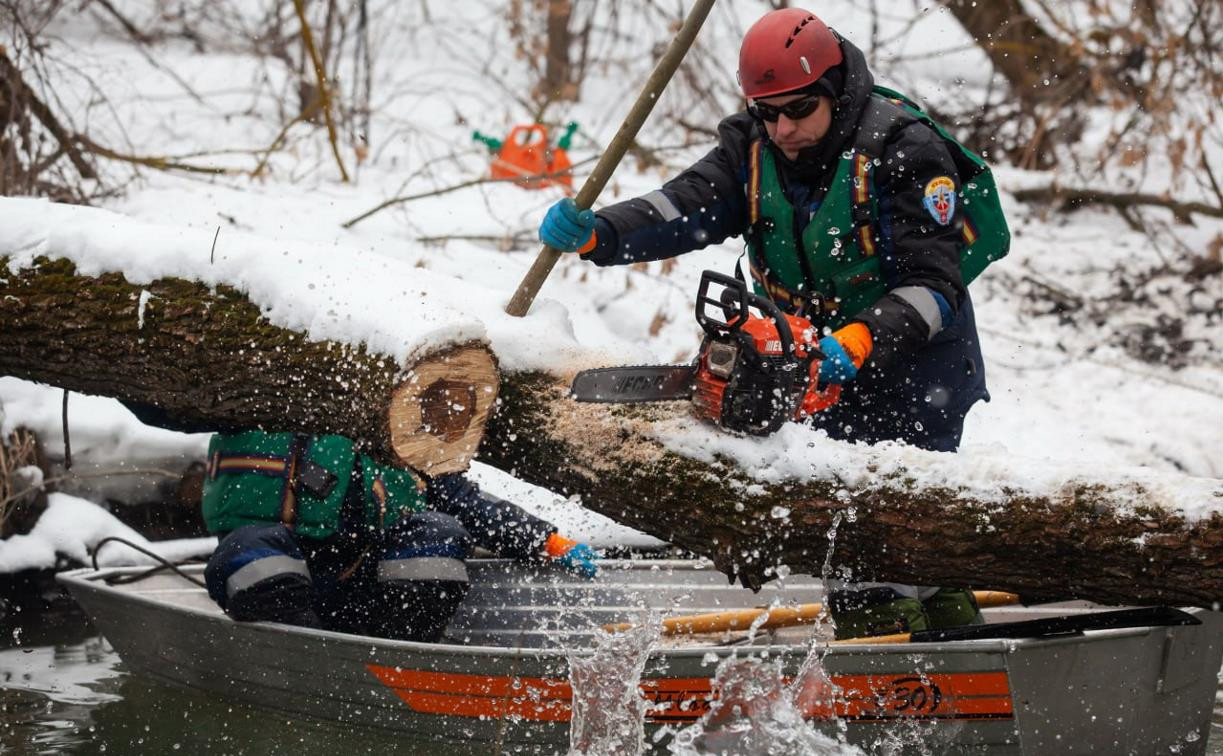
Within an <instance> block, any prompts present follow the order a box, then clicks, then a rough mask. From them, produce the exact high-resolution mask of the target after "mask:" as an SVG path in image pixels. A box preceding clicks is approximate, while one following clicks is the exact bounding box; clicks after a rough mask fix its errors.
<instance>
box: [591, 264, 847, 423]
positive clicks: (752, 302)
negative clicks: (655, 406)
mask: <svg viewBox="0 0 1223 756" xmlns="http://www.w3.org/2000/svg"><path fill="white" fill-rule="evenodd" d="M714 286H716V287H721V288H720V291H718V292H717V296H711V295H710V288H711V287H714ZM753 309H754V310H756V311H758V312H759V313H760V315H756V314H754V313H753V312H752V310H753ZM696 321H697V323H699V324H700V326H701V329H702V330H703V331H704V332H705V336H704V339H703V340H702V341H701V348H700V350H699V351H698V353H697V357H696V359H695V360H694V361H693V362H692V364H689V365H640V366H633V367H609V368H595V369H593V370H583V371H582V372H580V373H578V374H577V376H576V377H575V378H574V379H573V385H572V387H571V388H570V393H571V394H572V396H573V398H574V399H576V400H578V401H580V402H606V403H617V404H621V403H636V402H666V401H681V400H686V399H690V400H691V401H692V411H693V414H694V415H696V416H697V417H699V418H701V419H703V420H707V421H710V422H712V423H714V424H715V425H717V426H719V427H721V428H723V429H725V430H729V431H735V432H738V433H747V434H750V435H754V436H766V435H768V434H770V433H773V432H774V431H776V430H777V429H778V428H780V427H781V426H782V424H784V423H786V422H787V421H790V420H801V419H802V418H804V417H807V416H808V415H811V414H813V413H815V412H818V411H820V410H822V409H825V408H827V407H829V406H831V405H832V404H834V403H835V402H836V401H837V400H838V399H839V398H840V393H841V387H840V386H839V385H832V386H829V387H828V388H827V389H824V390H819V389H818V388H816V385H815V381H814V379H813V378H812V371H813V368H815V367H816V366H818V364H819V361H820V360H822V359H823V358H824V355H823V354H822V353H821V352H820V351H819V348H818V346H817V342H818V340H819V333H818V332H817V330H816V328H815V327H814V326H813V325H812V324H811V322H810V321H808V320H806V319H805V318H801V317H797V316H794V315H787V314H784V313H782V311H781V310H780V309H778V307H777V305H776V304H774V303H773V302H772V301H771V300H769V299H766V298H764V297H761V296H759V295H757V294H755V293H754V292H752V291H750V290H749V289H748V287H747V284H746V283H745V282H744V281H741V280H739V279H737V278H733V277H731V276H727V275H723V274H721V273H718V272H716V271H712V270H707V271H705V272H704V273H703V274H702V275H701V285H700V288H699V289H698V290H697V295H696Z"/></svg>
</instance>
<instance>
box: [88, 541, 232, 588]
mask: <svg viewBox="0 0 1223 756" xmlns="http://www.w3.org/2000/svg"><path fill="white" fill-rule="evenodd" d="M111 541H118V542H119V543H121V544H123V545H124V546H127V547H128V548H131V549H135V550H136V551H139V552H140V553H142V554H144V555H145V556H149V557H152V558H153V559H156V560H157V561H158V562H161V564H159V565H157V566H156V567H150V568H149V569H147V570H145V571H144V572H140V573H137V574H135V575H111V576H110V577H108V578H106V584H107V585H120V584H123V583H135V582H136V581H138V580H144V579H145V578H147V577H150V576H151V575H156V574H157V573H158V572H161V571H162V570H173V571H174V572H176V573H178V575H179V577H181V578H183V579H184V580H190V581H191V582H192V583H195V584H196V585H198V586H199V587H201V588H203V589H204V590H208V586H207V585H204V583H203V582H202V581H201V580H199V579H198V578H196V577H194V576H192V575H188V574H187V573H185V572H183V571H182V570H180V569H179V566H180V565H184V564H189V563H191V562H193V561H196V560H192V559H187V560H184V561H182V562H178V563H175V562H171V561H169V560H167V559H165V558H164V557H162V556H161V555H160V554H157V553H154V552H152V551H149V550H148V549H146V548H144V547H143V546H140V545H138V544H135V543H132V542H131V541H129V540H127V539H126V538H120V537H119V536H107V537H105V538H103V539H102V540H100V541H98V542H97V543H96V544H94V547H93V552H92V553H91V554H90V556H91V557H92V559H93V569H94V570H95V571H96V570H98V569H99V568H98V552H99V551H101V550H102V545H103V544H106V543H109V542H111Z"/></svg>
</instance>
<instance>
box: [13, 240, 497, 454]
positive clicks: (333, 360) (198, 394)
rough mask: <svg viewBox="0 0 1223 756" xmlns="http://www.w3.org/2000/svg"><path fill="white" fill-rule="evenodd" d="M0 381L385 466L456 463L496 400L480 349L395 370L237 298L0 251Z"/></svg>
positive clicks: (171, 423)
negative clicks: (319, 442)
mask: <svg viewBox="0 0 1223 756" xmlns="http://www.w3.org/2000/svg"><path fill="white" fill-rule="evenodd" d="M0 323H3V327H0V375H12V376H16V377H18V378H25V379H28V380H34V381H41V382H43V383H49V384H51V385H54V386H60V387H63V388H66V389H71V390H73V391H80V392H82V393H86V394H98V395H102V396H111V397H115V398H117V399H121V400H124V401H127V402H131V403H135V404H136V405H139V406H138V407H136V408H134V409H137V410H138V414H140V415H141V419H143V420H146V421H152V422H154V423H155V424H159V425H166V426H167V427H174V428H179V429H183V430H196V431H203V430H228V431H235V430H246V429H251V428H260V429H263V430H269V431H295V432H301V433H315V434H317V433H337V434H340V435H344V436H348V437H349V438H352V439H354V440H356V441H358V442H360V443H361V444H362V446H363V447H365V448H367V449H368V450H369V451H370V452H371V453H372V454H374V455H376V456H378V457H379V458H381V459H382V460H383V461H385V462H389V463H391V464H399V465H406V466H408V467H412V468H413V469H415V470H418V471H421V472H424V473H429V474H440V473H445V472H453V471H456V470H463V469H466V467H467V465H468V463H469V461H470V459H471V456H472V455H473V454H474V453H475V450H476V448H477V447H478V446H479V443H480V438H481V436H482V435H483V432H484V426H485V423H486V421H487V419H488V414H489V410H490V409H491V407H492V405H493V402H494V401H495V399H496V396H497V387H498V374H497V367H496V362H495V360H494V359H493V356H492V354H491V353H490V352H489V351H488V349H487V348H486V347H485V346H484V345H482V344H474V343H469V344H460V345H455V346H453V347H451V348H448V349H444V350H441V351H437V352H433V353H431V354H428V355H424V356H422V357H421V358H420V359H418V360H416V361H414V362H412V363H411V364H409V365H396V364H393V363H392V362H390V361H389V360H387V358H386V357H385V356H383V355H378V354H371V353H369V352H367V351H365V349H364V348H363V347H354V346H351V345H347V344H336V343H332V342H327V341H312V340H310V339H309V338H308V337H306V336H305V335H303V334H301V333H297V332H294V331H290V330H286V329H284V328H280V327H278V326H275V325H272V324H271V323H269V322H268V321H267V320H266V319H265V318H264V317H263V316H262V315H261V314H260V312H259V308H258V307H256V306H255V305H254V304H253V303H251V302H250V300H248V299H247V298H246V297H245V296H244V295H243V294H242V293H241V292H239V291H237V290H236V289H232V288H229V287H226V286H218V287H216V288H215V289H211V290H210V289H209V288H208V287H207V286H205V285H204V284H201V283H198V282H194V281H184V280H181V279H173V278H169V279H160V280H157V281H154V282H152V283H150V284H147V285H144V286H138V285H133V284H130V283H128V282H127V281H126V279H124V277H123V276H122V275H121V274H117V273H107V274H104V275H101V276H98V277H96V278H94V277H88V276H82V275H80V274H78V273H77V272H76V270H75V268H74V267H73V265H72V263H70V262H68V261H65V260H47V259H46V258H39V259H38V260H36V261H35V263H34V264H33V265H32V266H29V267H25V268H22V269H19V270H11V269H10V268H9V261H8V260H7V258H4V257H0Z"/></svg>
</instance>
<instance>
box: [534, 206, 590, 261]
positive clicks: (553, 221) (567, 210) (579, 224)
mask: <svg viewBox="0 0 1223 756" xmlns="http://www.w3.org/2000/svg"><path fill="white" fill-rule="evenodd" d="M594 231H595V214H594V211H593V210H578V206H577V203H576V202H574V201H573V200H572V199H571V198H569V197H566V198H565V199H563V200H561V201H560V202H557V203H556V204H555V205H553V206H552V207H550V208H548V214H547V215H545V216H544V222H543V223H541V224H540V225H539V240H540V241H541V242H543V243H544V244H547V245H548V246H549V247H552V248H553V249H558V250H560V251H561V252H577V251H578V249H580V248H581V247H582V246H584V245H585V244H586V242H588V241H590V236H591V234H593V233H594Z"/></svg>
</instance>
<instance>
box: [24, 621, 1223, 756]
mask: <svg viewBox="0 0 1223 756" xmlns="http://www.w3.org/2000/svg"><path fill="white" fill-rule="evenodd" d="M0 627H3V632H4V635H3V637H0V753H12V754H61V753H89V754H92V753H107V754H179V753H181V754H295V755H298V754H322V755H325V756H348V754H356V753H380V754H383V753H388V754H389V753H406V754H415V753H422V754H423V753H429V754H435V753H454V752H456V750H455V747H454V746H453V744H451V745H446V746H439V745H438V744H435V743H412V742H409V741H407V740H405V739H404V738H403V737H400V736H395V737H391V736H387V735H382V734H380V733H376V732H370V731H368V730H356V729H353V728H346V727H342V726H339V725H333V724H330V723H324V722H317V721H313V720H303V719H289V718H285V717H282V716H278V715H276V714H274V713H271V712H270V711H268V710H264V709H255V708H251V707H247V706H243V705H240V704H236V703H233V702H230V701H226V700H224V699H222V698H220V697H215V696H207V695H203V694H196V693H192V692H190V691H185V690H181V689H178V688H172V687H168V686H165V685H162V684H160V683H156V682H152V681H148V680H145V679H142V678H140V677H135V676H133V675H131V674H129V673H128V672H127V671H125V669H124V666H123V662H122V661H120V659H119V656H118V654H116V653H115V652H114V650H113V649H111V647H110V645H109V644H108V643H107V642H106V641H105V640H104V639H103V638H102V637H101V636H100V635H98V633H97V632H96V631H95V630H94V629H93V627H92V626H91V625H90V624H89V623H88V621H87V620H86V619H85V617H84V616H83V615H82V614H81V613H80V612H79V611H78V610H76V609H75V608H74V607H71V606H67V605H62V606H59V607H58V608H56V609H53V610H47V611H39V612H30V611H26V612H18V613H16V614H13V615H10V616H9V617H8V620H7V622H5V623H3V624H2V625H0ZM1215 700H1216V706H1215V713H1214V720H1213V723H1212V726H1211V737H1210V740H1209V745H1208V748H1207V753H1209V754H1215V755H1221V756H1223V686H1221V687H1220V690H1219V692H1218V694H1217V695H1216V699H1215ZM485 752H486V751H485Z"/></svg>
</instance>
